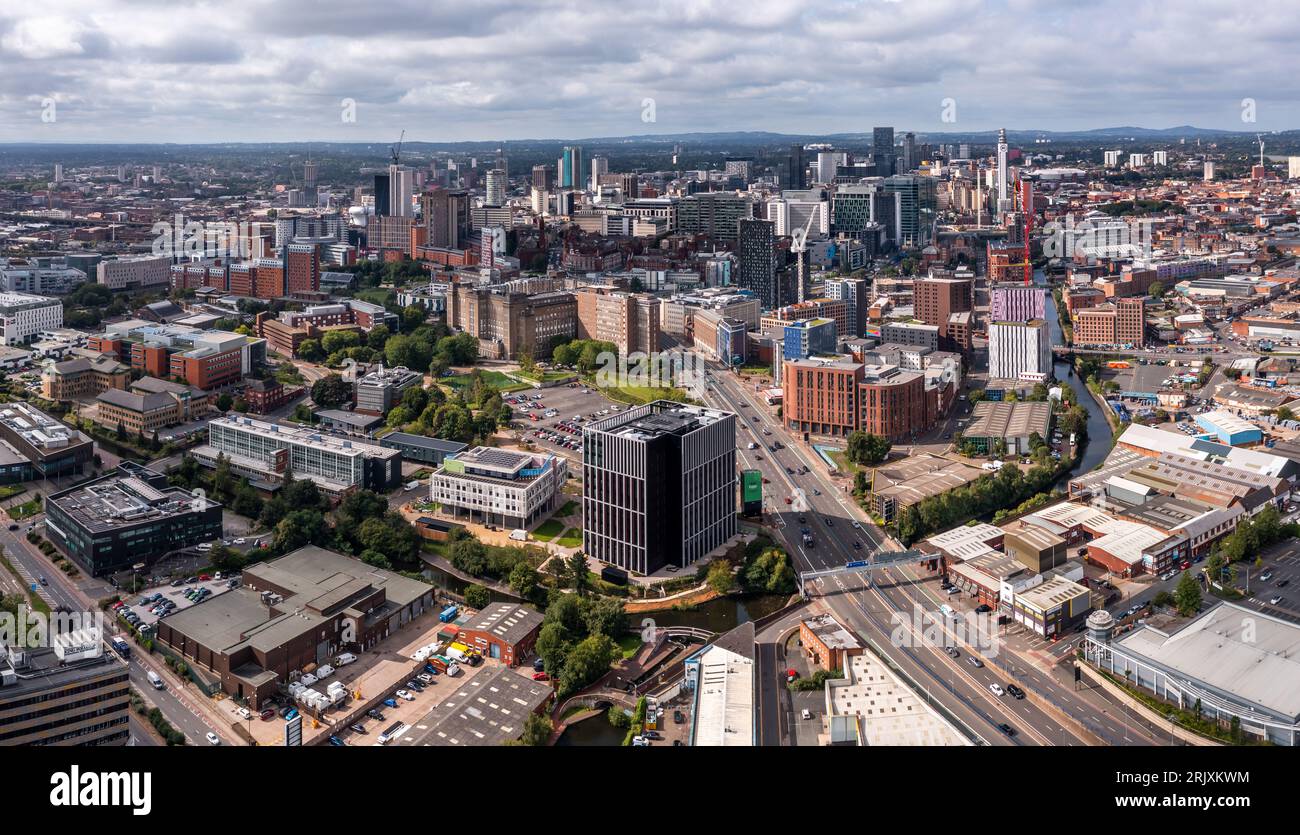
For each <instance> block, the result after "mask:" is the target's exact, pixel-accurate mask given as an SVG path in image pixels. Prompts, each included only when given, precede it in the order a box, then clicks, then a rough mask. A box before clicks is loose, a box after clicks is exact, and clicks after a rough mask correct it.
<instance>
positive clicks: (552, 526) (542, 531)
mask: <svg viewBox="0 0 1300 835" xmlns="http://www.w3.org/2000/svg"><path fill="white" fill-rule="evenodd" d="M562 533H564V524H563V523H562V522H559V521H557V520H555V519H547V520H546V521H545V522H543V523H542V524H540V525H538V526H537V530H535V531H533V538H534V539H539V540H541V541H542V542H550V541H551V540H552V539H555V537H557V536H559V535H560V534H562Z"/></svg>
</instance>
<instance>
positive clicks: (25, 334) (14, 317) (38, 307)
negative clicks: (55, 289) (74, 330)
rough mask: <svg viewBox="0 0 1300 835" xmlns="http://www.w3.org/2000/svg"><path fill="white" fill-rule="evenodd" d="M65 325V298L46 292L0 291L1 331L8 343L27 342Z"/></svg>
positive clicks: (20, 343) (19, 343) (21, 343)
mask: <svg viewBox="0 0 1300 835" xmlns="http://www.w3.org/2000/svg"><path fill="white" fill-rule="evenodd" d="M61 327H63V302H61V301H59V300H58V299H52V298H49V297H47V296H29V295H27V294H25V293H0V334H3V336H4V344H5V345H25V344H27V343H28V342H31V341H32V340H34V339H35V338H36V337H37V336H38V335H39V334H40V333H41V332H42V331H52V330H57V329H58V328H61Z"/></svg>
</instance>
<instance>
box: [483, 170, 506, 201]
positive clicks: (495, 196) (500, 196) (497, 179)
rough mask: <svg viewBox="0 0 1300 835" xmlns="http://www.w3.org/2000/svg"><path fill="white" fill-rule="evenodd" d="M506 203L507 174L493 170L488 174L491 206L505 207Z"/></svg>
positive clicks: (488, 191)
mask: <svg viewBox="0 0 1300 835" xmlns="http://www.w3.org/2000/svg"><path fill="white" fill-rule="evenodd" d="M505 202H506V172H504V171H502V170H501V169H500V168H493V169H491V170H489V171H488V173H487V197H486V198H485V203H486V204H487V205H489V206H504V205H505Z"/></svg>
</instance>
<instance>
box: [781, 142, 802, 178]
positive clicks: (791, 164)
mask: <svg viewBox="0 0 1300 835" xmlns="http://www.w3.org/2000/svg"><path fill="white" fill-rule="evenodd" d="M782 185H783V186H784V187H785V188H788V189H805V188H808V160H807V159H806V158H805V157H804V152H803V145H802V144H801V143H795V144H793V145H791V146H790V154H789V156H787V157H786V158H785V177H784V178H783V181H782Z"/></svg>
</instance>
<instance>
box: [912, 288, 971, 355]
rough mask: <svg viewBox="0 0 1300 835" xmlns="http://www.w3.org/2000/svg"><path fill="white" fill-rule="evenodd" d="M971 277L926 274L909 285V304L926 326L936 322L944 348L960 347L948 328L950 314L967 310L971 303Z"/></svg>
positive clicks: (949, 325) (950, 318)
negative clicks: (910, 290) (910, 286)
mask: <svg viewBox="0 0 1300 835" xmlns="http://www.w3.org/2000/svg"><path fill="white" fill-rule="evenodd" d="M974 296H975V281H974V276H971V277H969V278H967V277H957V276H940V275H929V276H926V277H925V278H918V279H916V281H914V282H913V284H912V307H913V311H914V312H915V314H916V317H917V318H918V319H920V320H921V321H922V322H925V323H926V324H927V325H937V326H938V328H939V338H940V340H941V342H942V344H943V348H944V350H953V349H954V348H956V349H958V350H960V349H961V346H960V345H958V344H957V343H958V341H959V340H958V338H957V336H956V335H954V334H953V333H952V332H951V331H952V314H954V313H969V312H970V311H971V310H973V309H974V304H975V299H974Z"/></svg>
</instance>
